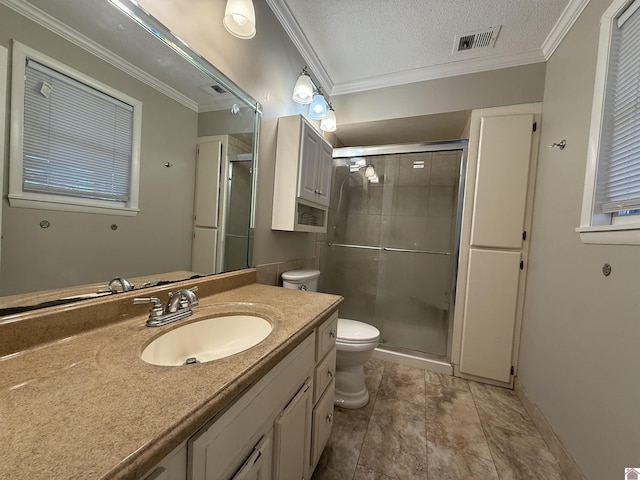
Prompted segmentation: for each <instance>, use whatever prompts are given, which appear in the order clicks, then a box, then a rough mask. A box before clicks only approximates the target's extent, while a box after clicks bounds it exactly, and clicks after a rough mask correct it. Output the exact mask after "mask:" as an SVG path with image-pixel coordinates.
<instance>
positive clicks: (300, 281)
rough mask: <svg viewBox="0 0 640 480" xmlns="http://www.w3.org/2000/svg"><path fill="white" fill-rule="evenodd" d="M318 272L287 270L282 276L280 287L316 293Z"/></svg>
mask: <svg viewBox="0 0 640 480" xmlns="http://www.w3.org/2000/svg"><path fill="white" fill-rule="evenodd" d="M319 276H320V270H311V269H309V270H289V271H288V272H284V273H283V274H282V286H283V287H284V288H295V289H297V290H308V291H309V292H317V291H318V277H319Z"/></svg>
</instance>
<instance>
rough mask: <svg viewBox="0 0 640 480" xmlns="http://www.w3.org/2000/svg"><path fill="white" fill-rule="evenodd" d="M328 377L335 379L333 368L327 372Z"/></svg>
mask: <svg viewBox="0 0 640 480" xmlns="http://www.w3.org/2000/svg"><path fill="white" fill-rule="evenodd" d="M327 375H329V377H331V378H333V368H330V369H329V371H328V372H327Z"/></svg>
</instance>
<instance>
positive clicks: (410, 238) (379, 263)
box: [321, 141, 466, 359]
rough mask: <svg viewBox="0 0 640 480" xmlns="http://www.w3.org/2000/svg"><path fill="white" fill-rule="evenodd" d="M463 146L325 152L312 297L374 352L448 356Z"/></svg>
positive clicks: (365, 148)
mask: <svg viewBox="0 0 640 480" xmlns="http://www.w3.org/2000/svg"><path fill="white" fill-rule="evenodd" d="M465 153H466V141H455V142H441V143H423V144H417V145H390V146H383V147H359V148H343V149H336V150H334V168H333V179H332V181H333V184H332V190H331V191H332V194H331V201H330V205H329V215H328V229H327V249H326V253H325V255H324V257H323V259H322V271H323V275H322V277H321V281H322V287H321V288H322V291H325V292H329V293H336V294H340V295H342V296H344V297H345V300H344V302H343V304H342V306H341V308H340V314H341V317H343V318H350V319H353V320H358V321H363V322H367V323H369V324H372V325H374V326H375V327H376V328H378V329H379V330H380V331H381V333H382V335H381V347H382V348H384V349H387V350H390V351H399V352H405V353H410V354H416V355H418V356H421V357H425V358H428V357H435V358H437V359H447V358H448V357H450V351H449V350H450V341H449V339H450V337H451V330H452V323H453V292H454V285H455V272H456V269H457V265H456V259H457V251H458V239H459V228H460V217H461V215H460V211H461V198H462V190H463V189H462V183H461V182H462V178H463V175H462V173H463V171H464V159H465Z"/></svg>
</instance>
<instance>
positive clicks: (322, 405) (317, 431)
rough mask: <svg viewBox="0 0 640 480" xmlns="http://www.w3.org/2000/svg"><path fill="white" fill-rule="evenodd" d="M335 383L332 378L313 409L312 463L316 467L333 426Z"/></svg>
mask: <svg viewBox="0 0 640 480" xmlns="http://www.w3.org/2000/svg"><path fill="white" fill-rule="evenodd" d="M334 391H335V383H334V381H333V380H332V381H331V384H330V386H329V387H328V388H327V389H326V390H325V392H324V394H323V395H322V397H320V400H319V401H318V403H317V405H316V407H315V408H314V409H313V438H312V440H311V441H312V443H311V465H312V466H313V468H314V469H315V467H316V465H317V464H318V460H320V455H322V451H323V450H324V447H325V445H326V444H327V441H328V440H329V435H330V434H331V427H332V426H333V400H334Z"/></svg>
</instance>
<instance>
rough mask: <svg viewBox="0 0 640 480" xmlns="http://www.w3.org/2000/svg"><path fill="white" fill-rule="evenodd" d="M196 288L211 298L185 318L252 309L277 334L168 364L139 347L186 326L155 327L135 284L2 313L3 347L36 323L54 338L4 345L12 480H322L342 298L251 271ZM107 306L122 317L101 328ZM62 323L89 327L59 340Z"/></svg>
mask: <svg viewBox="0 0 640 480" xmlns="http://www.w3.org/2000/svg"><path fill="white" fill-rule="evenodd" d="M194 285H198V287H199V298H200V306H198V307H195V309H194V315H193V316H192V317H189V318H188V319H185V320H181V321H179V322H177V324H180V323H181V322H196V321H198V320H201V319H204V318H209V317H212V316H221V315H227V314H229V313H232V314H246V315H255V316H259V317H261V318H264V319H266V320H268V321H269V322H270V323H271V324H272V326H273V329H272V331H271V333H270V334H269V335H268V336H267V337H266V338H265V339H264V340H263V341H262V342H261V343H259V344H257V345H256V346H254V347H252V348H250V349H248V350H246V351H244V352H241V353H238V354H235V355H232V356H229V357H226V358H222V359H219V360H215V361H211V362H207V363H199V364H194V365H183V366H177V367H162V366H157V365H151V364H148V363H146V362H144V361H143V360H141V359H140V355H141V352H142V350H143V349H144V347H145V346H146V345H148V344H149V343H150V342H151V341H153V340H154V339H155V338H157V337H158V336H160V335H162V334H163V333H164V332H166V331H167V330H168V329H171V328H175V326H171V325H169V326H165V327H159V328H150V327H146V326H145V325H144V324H145V321H146V318H147V309H148V306H146V305H133V304H132V299H133V298H134V297H135V296H136V292H127V293H121V294H118V295H114V296H112V297H110V298H108V299H97V300H95V301H90V302H85V303H84V304H83V305H71V306H66V307H63V306H61V307H53V308H52V309H45V310H47V312H44V311H38V312H32V313H30V314H21V315H19V316H14V317H11V318H10V317H4V318H3V319H2V320H0V335H1V336H2V338H3V343H4V342H5V341H6V342H7V343H12V342H14V341H17V339H18V337H24V336H25V335H27V334H28V330H29V328H32V329H34V330H42V329H45V330H50V332H49V333H48V334H47V333H45V334H42V333H40V335H39V338H40V340H39V341H41V340H42V339H43V338H46V336H47V335H51V336H52V337H50V338H48V342H46V343H40V344H36V345H31V346H30V348H26V349H22V350H20V351H17V352H13V353H8V350H9V348H8V347H6V345H5V347H3V352H2V354H3V355H4V356H2V357H0V370H1V371H2V375H0V411H1V412H2V416H1V417H0V426H1V428H0V440H2V441H3V444H4V445H6V446H9V447H8V448H5V449H4V452H3V461H2V462H0V477H2V478H30V479H37V478H48V479H49V478H86V479H88V478H113V479H116V478H127V479H131V478H145V479H154V480H156V479H179V478H185V479H186V478H193V479H205V478H206V479H212V478H215V479H217V478H221V479H223V478H224V479H230V478H234V479H240V478H256V475H257V473H256V472H259V473H260V476H259V477H258V478H276V479H277V478H307V479H308V478H310V476H311V473H312V471H313V468H314V467H315V465H316V464H317V461H318V459H319V456H320V453H321V452H322V449H323V448H324V446H325V444H326V441H327V439H328V436H329V433H330V431H331V422H332V413H333V378H332V377H333V371H334V368H335V366H334V365H335V363H334V362H335V333H336V331H335V322H336V320H337V307H338V305H339V304H340V302H341V300H342V298H341V297H338V296H334V295H326V294H319V293H311V292H298V291H293V290H286V289H282V288H278V287H271V286H265V285H259V284H256V283H255V270H253V269H248V270H244V271H240V272H235V273H230V274H223V275H217V276H214V277H210V278H205V279H199V280H191V281H187V282H180V283H179V284H176V285H172V286H171V290H173V291H175V290H177V289H178V288H186V287H191V286H194ZM145 290H146V289H145ZM167 291H169V288H168V287H160V288H158V289H155V290H154V291H153V294H154V295H157V296H159V297H161V298H162V297H163V296H166V293H167ZM147 293H151V292H147V291H145V295H146V294H147ZM114 302H117V303H119V305H113V303H114ZM52 310H55V312H52ZM106 311H109V312H111V314H110V315H109V318H111V323H108V324H104V325H103V326H99V327H98V328H95V327H96V326H95V324H94V323H93V322H95V320H94V319H100V320H101V321H107V320H105V318H103V317H104V316H105V313H104V312H106ZM101 312H102V313H101ZM113 312H119V313H117V314H116V315H115V317H116V318H115V319H114V318H113V317H114V315H113ZM74 317H82V318H84V319H85V322H84V323H83V322H82V321H80V320H77V318H76V319H75V320H74ZM61 318H64V319H66V322H65V323H66V324H73V325H76V328H80V327H78V325H82V324H84V325H89V326H90V327H89V328H91V329H89V330H84V331H77V332H75V334H72V335H70V336H69V332H68V330H67V331H65V332H64V333H63V338H60V337H58V338H55V337H56V336H57V333H56V332H55V331H54V330H55V329H56V325H57V320H56V319H58V320H60V319H61ZM47 322H49V323H47ZM27 324H30V326H27ZM177 326H180V325H177ZM43 335H44V337H43ZM64 337H66V338H64ZM18 343H19V342H18Z"/></svg>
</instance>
